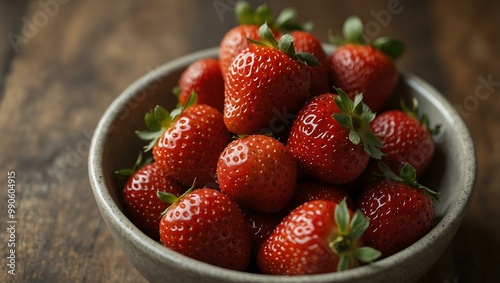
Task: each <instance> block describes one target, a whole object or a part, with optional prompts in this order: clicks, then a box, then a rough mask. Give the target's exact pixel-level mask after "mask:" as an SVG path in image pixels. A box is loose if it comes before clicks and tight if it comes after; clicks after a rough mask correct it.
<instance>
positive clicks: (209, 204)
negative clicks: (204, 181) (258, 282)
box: [159, 188, 250, 271]
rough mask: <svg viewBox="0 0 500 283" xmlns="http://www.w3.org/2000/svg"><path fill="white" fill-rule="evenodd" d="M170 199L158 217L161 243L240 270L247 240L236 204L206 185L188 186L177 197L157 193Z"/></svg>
mask: <svg viewBox="0 0 500 283" xmlns="http://www.w3.org/2000/svg"><path fill="white" fill-rule="evenodd" d="M159 197H160V198H162V199H163V200H164V201H165V202H167V203H171V205H170V206H169V207H168V208H167V210H166V211H165V213H164V215H163V216H162V218H161V221H160V240H161V243H162V244H163V245H164V246H165V247H167V248H169V249H171V250H174V251H176V252H178V253H181V254H183V255H185V256H188V257H191V258H194V259H197V260H200V261H203V262H206V263H210V264H213V265H217V266H220V267H224V268H228V269H234V270H239V271H243V270H245V269H246V268H247V266H248V263H249V260H250V240H249V234H248V230H247V227H246V224H245V219H244V217H243V214H242V212H241V211H240V210H239V208H238V206H236V204H235V203H234V202H232V201H231V200H230V199H229V198H228V197H227V196H226V195H225V194H223V193H221V192H219V191H217V190H214V189H210V188H202V189H198V190H193V191H192V190H191V189H190V190H188V191H187V192H186V193H184V194H183V195H182V196H180V197H179V198H177V197H175V196H173V195H171V194H159Z"/></svg>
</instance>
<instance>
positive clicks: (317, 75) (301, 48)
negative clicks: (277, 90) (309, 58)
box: [290, 31, 330, 96]
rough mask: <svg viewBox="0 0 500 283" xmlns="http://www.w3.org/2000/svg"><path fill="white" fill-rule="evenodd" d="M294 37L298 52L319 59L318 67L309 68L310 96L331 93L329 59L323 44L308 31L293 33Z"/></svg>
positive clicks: (294, 44)
mask: <svg viewBox="0 0 500 283" xmlns="http://www.w3.org/2000/svg"><path fill="white" fill-rule="evenodd" d="M290 35H292V36H293V38H294V41H293V46H294V47H295V51H297V52H306V53H309V54H311V55H313V56H314V57H316V59H318V61H319V63H320V64H319V65H318V66H309V70H310V71H311V87H310V89H309V94H310V95H311V96H316V95H319V94H323V93H328V92H329V91H330V84H329V77H328V58H327V56H326V53H325V51H324V50H323V47H322V46H321V42H320V41H319V39H318V38H316V37H315V36H314V35H313V34H311V33H310V32H306V31H293V32H291V33H290Z"/></svg>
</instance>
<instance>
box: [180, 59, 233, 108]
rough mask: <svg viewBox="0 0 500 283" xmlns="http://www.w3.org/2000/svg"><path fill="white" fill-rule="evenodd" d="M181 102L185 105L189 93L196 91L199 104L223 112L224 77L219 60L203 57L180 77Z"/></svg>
mask: <svg viewBox="0 0 500 283" xmlns="http://www.w3.org/2000/svg"><path fill="white" fill-rule="evenodd" d="M179 88H180V92H179V97H178V99H179V103H180V104H181V105H184V104H185V103H186V100H187V99H188V97H189V95H191V93H192V92H193V91H195V92H196V93H197V95H198V101H197V103H198V104H207V105H210V106H212V107H214V108H215V109H217V110H219V111H220V112H221V113H222V111H223V109H224V79H223V77H222V73H221V70H220V66H219V61H218V60H217V59H213V58H203V59H199V60H197V61H195V62H193V63H192V64H191V65H189V66H188V67H187V68H186V70H185V71H184V72H183V73H182V74H181V77H180V79H179Z"/></svg>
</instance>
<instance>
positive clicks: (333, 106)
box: [287, 89, 382, 184]
mask: <svg viewBox="0 0 500 283" xmlns="http://www.w3.org/2000/svg"><path fill="white" fill-rule="evenodd" d="M337 92H338V93H339V94H338V95H335V94H322V95H319V96H316V97H314V98H313V99H311V100H310V101H309V102H308V103H306V104H305V105H304V106H303V107H302V109H301V110H300V112H299V114H298V116H297V118H296V119H295V120H294V121H293V124H292V128H291V130H290V135H289V137H288V142H287V146H288V148H289V151H290V152H291V153H292V155H293V156H294V157H295V159H296V160H297V164H298V166H300V167H301V170H303V171H304V172H305V173H307V174H309V175H310V176H312V177H314V178H316V179H318V180H320V181H322V182H326V183H330V184H344V183H347V182H350V181H353V180H354V179H356V178H357V177H358V176H359V175H360V174H361V173H362V172H363V170H365V168H366V166H367V164H368V161H369V159H370V156H372V157H374V158H376V159H380V157H381V155H382V153H381V152H380V150H379V149H378V147H379V146H381V143H380V141H379V140H378V139H377V137H376V136H375V135H374V134H373V132H372V131H371V129H370V127H369V123H370V122H371V121H372V120H373V119H374V117H375V114H373V113H372V112H371V111H370V109H368V107H366V105H365V104H364V103H362V102H361V100H362V98H363V96H362V95H358V96H356V98H355V101H354V102H353V101H352V100H350V99H349V98H348V97H347V95H346V93H345V92H343V91H342V90H341V89H338V90H337Z"/></svg>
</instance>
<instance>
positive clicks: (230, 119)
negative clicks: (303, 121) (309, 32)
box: [224, 24, 317, 135]
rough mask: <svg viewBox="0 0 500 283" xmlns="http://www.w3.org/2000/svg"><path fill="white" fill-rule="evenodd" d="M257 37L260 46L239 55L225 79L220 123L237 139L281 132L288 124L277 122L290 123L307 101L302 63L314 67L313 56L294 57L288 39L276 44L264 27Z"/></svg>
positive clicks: (305, 69) (307, 78)
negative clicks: (251, 135) (290, 116)
mask: <svg viewBox="0 0 500 283" xmlns="http://www.w3.org/2000/svg"><path fill="white" fill-rule="evenodd" d="M260 33H261V37H262V39H263V42H262V43H257V42H254V43H256V44H253V45H251V46H250V47H248V48H247V49H245V50H244V51H242V52H241V53H239V54H238V56H236V58H235V59H234V61H233V62H232V64H231V66H230V69H229V71H228V73H227V75H226V78H225V87H224V88H225V101H224V122H225V124H226V126H227V128H228V129H229V131H231V132H232V133H235V134H238V135H242V134H256V133H266V132H269V131H273V132H278V131H282V130H283V124H286V123H288V124H289V123H290V121H282V120H283V119H280V118H282V117H285V118H287V119H290V118H289V117H288V116H289V115H292V114H295V113H296V112H297V111H298V110H299V109H300V107H301V106H302V104H303V103H304V102H305V100H306V99H307V97H308V93H309V87H310V83H311V77H310V74H309V69H308V67H307V65H306V64H305V63H304V62H305V61H304V60H306V61H307V62H309V64H312V65H315V64H317V60H315V58H314V56H311V55H310V54H305V53H295V51H294V48H293V37H292V36H291V35H289V34H287V35H284V36H283V37H282V38H281V39H280V42H279V43H278V42H277V41H276V40H275V39H274V37H273V35H272V33H271V31H270V29H269V28H268V26H267V25H266V24H264V25H262V26H261V28H260ZM257 44H259V45H257ZM290 120H291V119H290Z"/></svg>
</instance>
